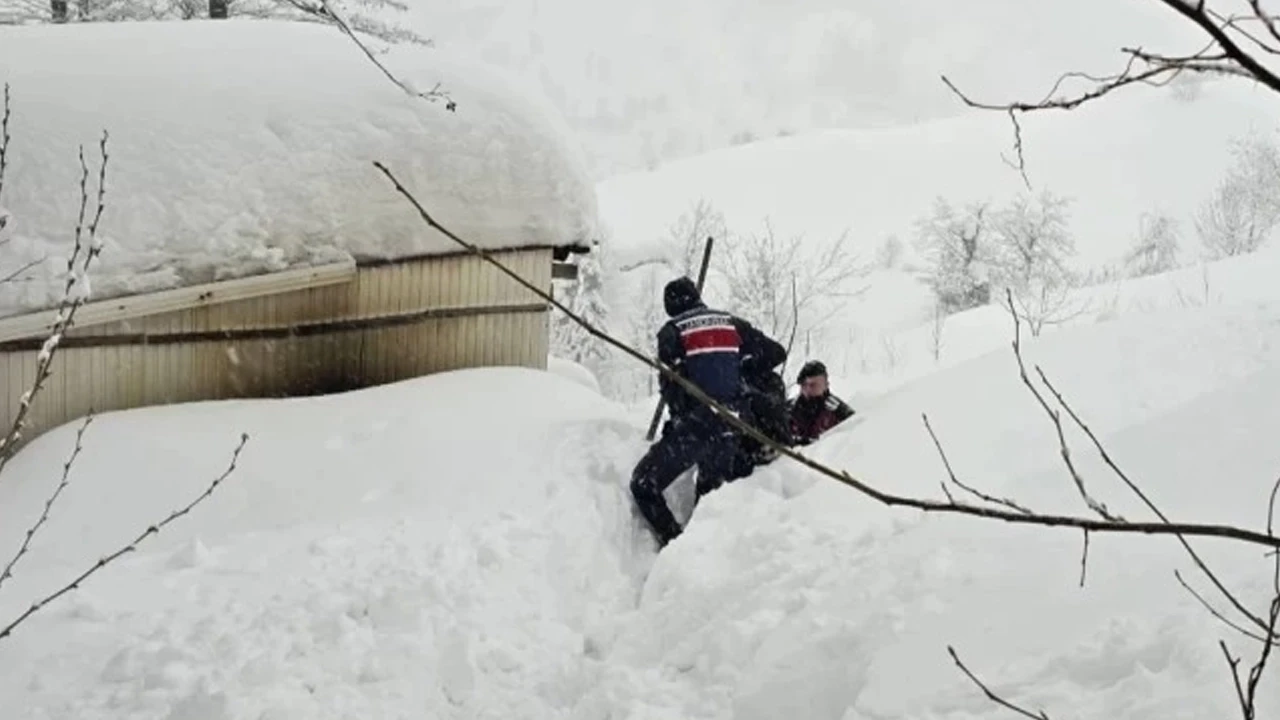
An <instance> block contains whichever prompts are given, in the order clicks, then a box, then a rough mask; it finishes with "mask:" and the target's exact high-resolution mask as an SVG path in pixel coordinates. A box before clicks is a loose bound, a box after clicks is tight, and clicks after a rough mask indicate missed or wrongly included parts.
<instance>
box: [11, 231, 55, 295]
mask: <svg viewBox="0 0 1280 720" xmlns="http://www.w3.org/2000/svg"><path fill="white" fill-rule="evenodd" d="M0 227H3V224H2V223H0ZM5 242H8V241H0V245H3V244H4V243H5ZM46 259H47V258H40V259H39V260H32V261H30V262H28V263H27V264H25V265H23V266H22V267H19V268H18V269H17V270H14V271H13V272H11V273H9V274H8V275H5V276H4V277H0V285H3V284H4V283H9V282H13V281H15V280H20V279H22V275H23V273H25V272H27V271H28V270H30V269H31V268H33V267H35V266H37V265H39V264H40V263H42V262H44V261H45V260H46Z"/></svg>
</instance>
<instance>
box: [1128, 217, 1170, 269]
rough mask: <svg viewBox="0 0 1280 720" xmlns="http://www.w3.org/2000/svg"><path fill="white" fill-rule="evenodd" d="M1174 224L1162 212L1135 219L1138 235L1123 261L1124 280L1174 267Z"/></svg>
mask: <svg viewBox="0 0 1280 720" xmlns="http://www.w3.org/2000/svg"><path fill="white" fill-rule="evenodd" d="M1179 244H1180V243H1179V239H1178V221H1176V220H1174V219H1173V218H1171V217H1169V216H1168V215H1165V214H1163V213H1156V214H1150V215H1147V214H1144V215H1143V216H1142V217H1141V218H1139V219H1138V235H1137V237H1135V238H1134V240H1133V245H1132V247H1131V248H1130V249H1129V252H1128V254H1126V255H1125V258H1124V267H1125V274H1126V275H1127V276H1128V277H1133V278H1137V277H1145V276H1147V275H1157V274H1159V273H1164V272H1169V271H1170V270H1173V269H1175V268H1177V267H1178V249H1179Z"/></svg>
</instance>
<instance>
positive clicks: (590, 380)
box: [547, 355, 600, 393]
mask: <svg viewBox="0 0 1280 720" xmlns="http://www.w3.org/2000/svg"><path fill="white" fill-rule="evenodd" d="M547 370H548V371H550V372H553V373H555V374H556V375H559V376H560V377H563V378H566V379H568V380H572V381H574V382H576V383H578V384H579V385H581V386H582V387H585V388H587V389H589V390H591V391H592V392H596V393H599V392H600V382H599V381H598V380H596V376H595V375H594V374H593V373H592V372H591V371H590V370H588V369H587V368H586V366H584V365H582V364H581V363H576V362H574V361H572V360H566V359H564V358H560V357H556V356H555V355H548V356H547Z"/></svg>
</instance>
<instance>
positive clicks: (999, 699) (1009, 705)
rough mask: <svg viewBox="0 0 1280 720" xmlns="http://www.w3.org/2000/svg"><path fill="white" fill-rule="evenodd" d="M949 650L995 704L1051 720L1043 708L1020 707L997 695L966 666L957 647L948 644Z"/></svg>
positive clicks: (1035, 718)
mask: <svg viewBox="0 0 1280 720" xmlns="http://www.w3.org/2000/svg"><path fill="white" fill-rule="evenodd" d="M947 652H948V653H950V654H951V659H952V660H953V661H955V664H956V667H958V668H960V672H962V673H964V674H965V676H966V677H968V678H969V680H970V681H972V682H973V684H974V685H977V686H978V689H979V690H981V691H982V693H983V694H984V695H986V696H987V699H988V700H990V701H991V702H993V703H995V704H997V705H999V706H1001V707H1003V708H1006V709H1008V710H1012V711H1013V712H1015V713H1018V714H1019V715H1021V716H1022V717H1025V718H1031V720H1049V716H1048V715H1046V714H1045V712H1044V711H1043V710H1041V711H1040V712H1038V713H1035V712H1031V711H1030V710H1027V709H1026V708H1023V707H1019V706H1017V705H1014V704H1013V703H1011V702H1009V701H1008V700H1005V699H1004V698H1003V697H1000V696H999V695H997V694H996V693H995V692H994V691H992V689H991V688H989V687H987V684H986V683H984V682H982V680H980V679H978V676H977V675H974V674H973V671H972V670H970V669H969V668H968V667H966V666H965V664H964V662H963V661H962V660H960V656H959V655H958V654H956V649H955V648H953V647H951V646H950V645H948V646H947Z"/></svg>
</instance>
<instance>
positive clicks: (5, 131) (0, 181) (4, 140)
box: [0, 83, 11, 193]
mask: <svg viewBox="0 0 1280 720" xmlns="http://www.w3.org/2000/svg"><path fill="white" fill-rule="evenodd" d="M10 112H11V111H10V107H9V83H5V84H4V110H3V114H0V193H3V192H4V173H5V170H7V169H8V168H9V140H10V137H9V115H10Z"/></svg>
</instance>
